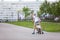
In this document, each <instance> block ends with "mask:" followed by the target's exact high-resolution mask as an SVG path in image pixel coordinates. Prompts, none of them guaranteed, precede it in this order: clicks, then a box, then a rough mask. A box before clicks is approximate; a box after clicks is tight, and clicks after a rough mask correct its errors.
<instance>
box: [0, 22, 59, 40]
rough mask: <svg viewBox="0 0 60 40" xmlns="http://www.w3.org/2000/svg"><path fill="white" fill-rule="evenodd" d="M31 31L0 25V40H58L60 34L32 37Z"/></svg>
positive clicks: (35, 35) (46, 33)
mask: <svg viewBox="0 0 60 40" xmlns="http://www.w3.org/2000/svg"><path fill="white" fill-rule="evenodd" d="M32 31H33V30H32V29H30V28H24V27H21V26H16V25H12V24H7V23H0V40H60V33H50V32H44V33H45V34H34V35H32Z"/></svg>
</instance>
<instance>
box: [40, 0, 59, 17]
mask: <svg viewBox="0 0 60 40" xmlns="http://www.w3.org/2000/svg"><path fill="white" fill-rule="evenodd" d="M40 12H41V13H44V12H45V13H49V14H53V15H55V16H60V1H59V2H55V3H52V4H50V3H49V2H47V1H46V0H45V2H44V3H43V4H42V5H41V6H40Z"/></svg>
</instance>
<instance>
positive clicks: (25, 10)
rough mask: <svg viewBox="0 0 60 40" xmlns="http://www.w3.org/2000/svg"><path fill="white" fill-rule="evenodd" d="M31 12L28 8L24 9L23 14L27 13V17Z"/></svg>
mask: <svg viewBox="0 0 60 40" xmlns="http://www.w3.org/2000/svg"><path fill="white" fill-rule="evenodd" d="M29 11H30V9H29V8H28V7H24V8H23V12H24V13H25V17H27V16H28V15H29V14H30V13H29Z"/></svg>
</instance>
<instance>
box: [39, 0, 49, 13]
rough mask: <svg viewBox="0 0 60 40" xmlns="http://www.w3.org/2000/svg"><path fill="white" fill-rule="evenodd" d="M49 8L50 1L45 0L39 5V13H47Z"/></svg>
mask: <svg viewBox="0 0 60 40" xmlns="http://www.w3.org/2000/svg"><path fill="white" fill-rule="evenodd" d="M49 8H50V3H49V2H47V1H46V0H45V2H44V3H43V4H42V5H41V6H40V12H41V13H44V12H45V13H48V12H49Z"/></svg>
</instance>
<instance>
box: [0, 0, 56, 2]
mask: <svg viewBox="0 0 60 40" xmlns="http://www.w3.org/2000/svg"><path fill="white" fill-rule="evenodd" d="M0 1H1V0H0ZM4 1H19V0H4ZM21 1H24V2H32V1H36V0H21ZM40 1H44V0H40ZM48 1H49V2H50V1H52V2H55V1H56V0H48Z"/></svg>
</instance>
